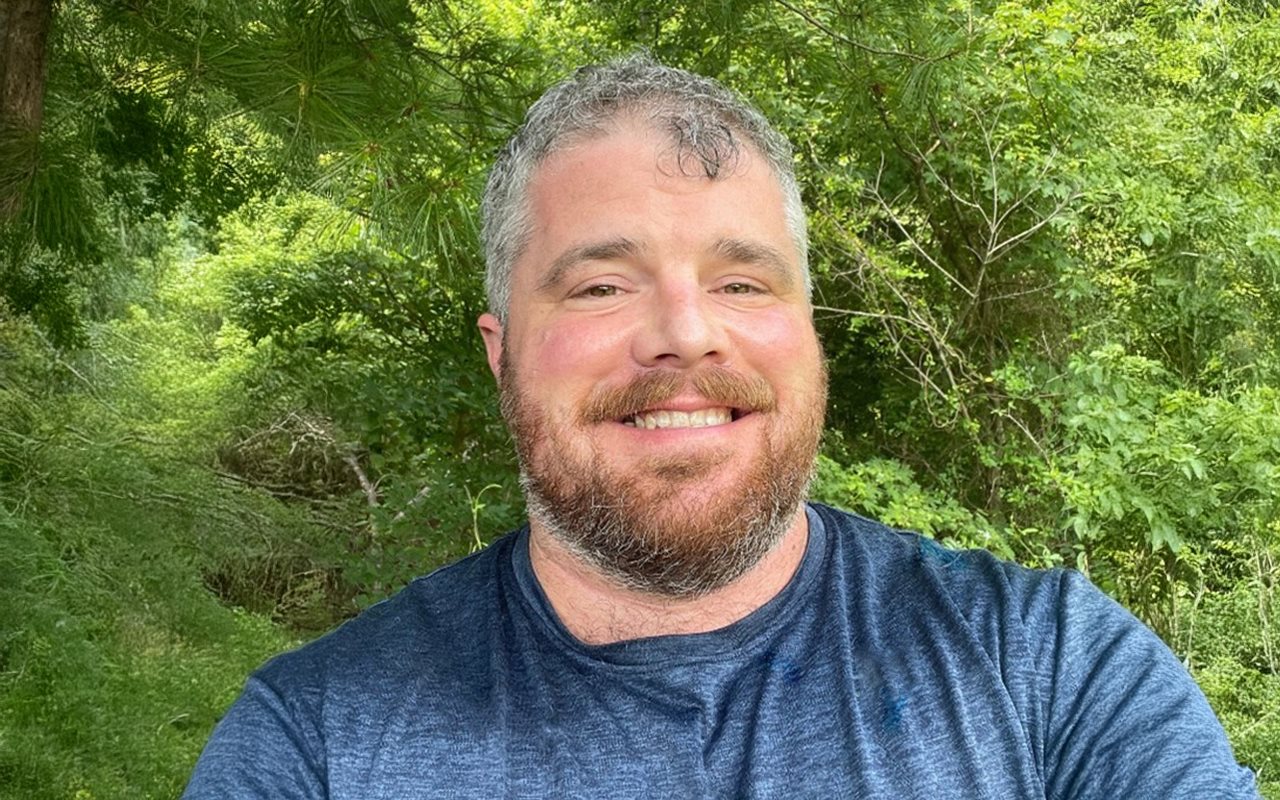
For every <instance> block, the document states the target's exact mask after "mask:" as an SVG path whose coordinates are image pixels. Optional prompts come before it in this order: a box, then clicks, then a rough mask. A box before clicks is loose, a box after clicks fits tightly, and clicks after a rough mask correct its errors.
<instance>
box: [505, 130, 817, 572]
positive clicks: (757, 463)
mask: <svg viewBox="0 0 1280 800" xmlns="http://www.w3.org/2000/svg"><path fill="white" fill-rule="evenodd" d="M743 147H744V150H743V152H742V154H741V156H740V158H739V159H738V160H737V161H736V163H735V164H734V166H733V168H732V170H730V173H731V174H728V175H725V174H723V173H722V175H721V176H720V177H719V178H718V179H716V180H709V179H707V178H704V177H689V176H686V175H683V174H681V173H680V170H679V169H677V168H676V164H675V158H676V156H675V153H674V150H675V148H674V147H673V146H672V144H671V143H670V141H669V140H668V138H667V137H666V136H664V135H662V134H660V133H657V132H654V131H650V130H647V129H645V128H642V127H639V126H632V127H625V126H624V127H622V128H621V129H620V130H618V131H616V132H612V133H610V134H608V135H606V136H604V137H603V138H597V139H592V140H588V141H586V142H583V143H580V144H577V145H574V146H572V147H569V148H567V149H565V150H562V151H560V152H558V153H556V154H554V155H552V156H551V157H549V158H548V159H547V160H546V161H545V162H544V163H543V164H542V166H541V167H540V168H539V169H538V171H537V172H536V173H535V175H534V178H533V181H532V184H531V186H530V193H529V197H530V203H531V212H532V219H533V221H534V225H533V233H532V236H531V238H530V240H529V242H528V245H527V247H526V248H525V250H524V252H523V254H522V255H521V257H520V259H519V261H518V262H517V263H516V265H515V268H514V271H513V275H512V287H511V288H512V291H511V298H512V299H511V305H510V308H509V310H508V317H507V323H506V325H505V328H504V326H502V325H500V324H499V323H498V321H497V320H496V319H495V318H493V317H492V316H491V315H485V316H484V317H482V318H481V320H480V327H481V330H482V332H483V333H484V336H485V344H486V347H487V349H488V353H489V363H490V366H491V367H492V368H493V370H494V372H495V374H496V375H497V376H498V379H499V382H500V383H501V386H502V393H503V411H504V415H505V416H506V418H507V421H508V424H509V425H510V426H511V428H512V432H513V435H514V436H515V438H516V444H517V448H518V450H519V453H520V459H521V467H522V472H523V478H524V482H525V489H526V494H527V495H528V499H529V506H530V519H531V522H532V524H534V525H535V527H536V526H539V525H541V526H545V527H546V529H547V530H548V532H550V533H551V534H553V535H555V536H556V537H557V538H559V539H560V540H561V542H562V543H563V544H565V545H566V546H567V547H569V548H570V549H571V550H572V551H574V552H575V553H577V554H578V555H579V556H581V557H583V558H585V559H586V560H587V561H588V562H590V563H592V564H593V565H594V566H596V567H598V568H600V569H601V570H602V571H604V572H605V573H606V574H607V575H609V576H610V577H612V578H614V579H615V580H617V581H619V582H621V583H623V584H624V585H628V586H630V587H632V588H638V589H642V590H647V591H652V592H656V593H660V594H667V595H696V594H699V593H703V592H706V591H710V590H712V589H715V588H718V587H719V586H722V585H724V584H725V583H728V582H729V581H731V580H733V579H734V578H736V577H738V576H739V575H741V574H742V573H743V572H745V571H746V570H747V569H749V568H750V567H751V566H753V565H754V564H755V563H756V562H757V561H758V560H759V558H760V557H762V556H763V555H764V554H765V553H766V552H768V550H769V549H770V548H771V547H772V546H773V545H774V544H775V543H776V542H777V540H778V539H779V538H780V537H781V535H782V534H783V533H785V531H786V530H787V528H788V526H789V525H790V524H792V522H793V520H794V518H795V515H796V513H797V510H798V507H799V503H800V501H801V500H802V499H803V494H804V492H805V490H806V488H807V484H808V479H809V476H810V473H811V470H812V466H813V459H814V455H815V453H816V450H817V445H818V440H819V438H820V436H821V431H822V421H823V412H824V409H825V402H826V375H825V371H824V368H823V364H822V356H821V350H820V347H819V345H818V341H817V337H816V335H815V333H814V329H813V324H812V320H811V315H810V307H809V303H808V299H807V297H806V294H805V288H804V279H803V275H802V273H801V271H800V267H799V265H798V261H797V255H796V252H795V247H794V244H793V242H792V240H791V237H790V235H789V232H788V230H787V226H786V220H785V216H784V213H783V200H782V192H781V189H780V188H779V186H778V183H777V180H776V179H775V178H774V176H773V174H772V172H771V171H770V169H769V167H768V165H767V164H766V163H765V162H764V160H763V159H761V158H760V157H759V156H758V155H757V154H756V153H755V152H754V151H750V150H748V149H746V147H745V145H744V146H743Z"/></svg>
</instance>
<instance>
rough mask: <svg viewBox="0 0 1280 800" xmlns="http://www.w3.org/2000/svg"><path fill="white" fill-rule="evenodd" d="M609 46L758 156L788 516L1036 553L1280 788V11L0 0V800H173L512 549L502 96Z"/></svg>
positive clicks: (1219, 0)
mask: <svg viewBox="0 0 1280 800" xmlns="http://www.w3.org/2000/svg"><path fill="white" fill-rule="evenodd" d="M637 47H645V48H648V49H650V50H651V51H652V52H653V53H654V54H655V55H656V56H657V57H659V58H660V59H662V60H665V61H667V62H669V63H672V64H676V65H679V66H684V67H687V68H690V69H693V70H696V71H698V72H701V73H704V74H708V75H712V76H716V77H718V78H720V79H721V80H723V81H724V82H725V83H727V84H728V85H730V86H732V87H734V88H735V89H737V90H738V91H740V92H741V93H743V94H744V95H746V96H747V97H749V98H751V99H752V100H753V101H754V102H755V103H757V104H758V105H759V106H760V107H761V108H762V109H763V111H764V112H765V113H766V115H767V116H769V117H770V118H771V119H772V120H774V121H775V122H776V123H777V124H778V125H779V126H780V127H781V128H782V129H783V130H784V131H785V132H786V133H787V134H788V135H789V136H790V138H791V140H792V141H793V142H794V143H795V145H796V167H797V171H798V173H799V175H800V179H801V182H802V185H803V190H804V195H805V201H806V204H807V206H808V208H809V209H810V211H811V214H812V217H811V227H812V238H813V269H814V275H815V284H816V300H815V303H816V306H817V311H816V314H817V324H818V326H819V328H820V330H821V333H822V336H823V339H824V342H825V346H826V349H827V353H828V356H829V359H830V369H831V387H832V392H831V403H830V411H829V422H828V430H827V433H826V437H825V441H824V446H823V455H822V458H821V462H820V465H819V473H818V479H817V481H816V483H815V486H814V495H815V497H817V498H819V499H823V500H827V501H831V502H834V503H836V504H839V505H842V506H844V507H846V508H850V509H853V510H856V511H860V512H862V513H865V514H868V515H871V516H874V517H878V518H880V519H882V520H884V521H886V522H888V523H890V524H893V525H897V526H901V527H906V528H911V529H915V530H919V531H923V532H924V533H926V534H928V535H930V536H933V537H936V538H937V539H938V540H940V541H942V542H944V543H947V544H948V545H952V546H961V547H968V546H980V547H986V548H988V549H990V550H992V551H994V552H996V553H998V554H1000V555H1001V556H1005V557H1010V558H1015V559H1017V560H1018V561H1020V562H1022V563H1025V564H1030V565H1035V566H1052V565H1066V566H1069V567H1074V568H1078V569H1080V570H1082V571H1084V572H1086V573H1087V574H1088V575H1089V576H1090V577H1091V578H1092V579H1093V581H1094V582H1095V583H1097V584H1098V585H1099V586H1101V587H1102V588H1103V589H1104V590H1106V591H1107V592H1109V593H1110V594H1111V595H1113V596H1114V597H1116V598H1117V599H1118V600H1119V601H1120V602H1122V603H1124V604H1125V605H1126V606H1127V607H1128V608H1130V609H1131V610H1133V612H1134V613H1135V614H1137V615H1138V616H1139V617H1141V618H1142V619H1143V620H1144V621H1146V622H1147V623H1148V624H1149V625H1151V626H1152V627H1153V628H1154V629H1155V630H1156V631H1157V632H1158V633H1159V634H1160V635H1161V636H1162V637H1164V639H1165V640H1166V641H1167V642H1168V643H1169V645H1170V646H1171V647H1172V648H1173V649H1174V651H1175V652H1176V653H1177V654H1178V655H1179V657H1181V658H1182V659H1183V661H1184V663H1185V664H1186V666H1187V667H1188V669H1189V670H1190V671H1191V672H1192V674H1193V675H1194V676H1195V678H1196V680H1197V681H1198V682H1199V684H1200V685H1201V687H1203V689H1204V691H1205V693H1206V694H1207V696H1208V697H1209V700H1210V702H1211V703H1212V704H1213V706H1214V708H1215V709H1216V711H1217V712H1218V714H1219V715H1220V717H1221V719H1222V720H1223V722H1224V724H1225V726H1226V728H1227V731H1228V733H1229V735H1230V737H1231V740H1232V743H1233V745H1234V746H1235V748H1236V753H1237V756H1238V758H1239V759H1240V760H1241V761H1242V762H1244V763H1246V764H1248V765H1249V766H1251V767H1253V768H1254V769H1256V770H1257V771H1258V772H1259V774H1260V777H1261V784H1262V786H1263V790H1264V794H1265V795H1266V796H1267V797H1269V798H1272V800H1277V799H1280V669H1278V667H1280V619H1277V616H1278V615H1280V605H1278V604H1277V597H1278V596H1277V591H1278V590H1277V582H1278V581H1280V515H1278V513H1277V512H1278V507H1277V502H1278V498H1280V466H1278V464H1280V394H1278V392H1277V379H1278V377H1280V291H1278V289H1280V192H1278V189H1280V172H1278V168H1280V108H1278V101H1280V11H1277V9H1276V7H1275V6H1274V5H1273V4H1272V3H1269V2H1263V1H1262V0H1192V1H1188V0H1042V1H1041V2H1027V3H1024V2H996V1H994V0H975V1H973V2H970V1H969V0H946V1H945V2H926V0H677V1H676V2H669V3H665V4H663V5H662V10H658V9H657V7H656V4H650V3H647V2H641V1H640V0H614V1H612V2H606V1H605V0H566V2H562V3H535V2H532V0H475V1H474V2H458V1H456V0H255V1H254V2H249V1H247V0H243V1H242V0H169V2H165V3H155V2H143V0H99V1H98V2H92V1H90V0H60V2H53V0H0V797H12V798H24V799H25V798H67V797H72V798H116V797H120V798H124V797H128V798H143V797H155V798H162V797H174V796H175V795H177V794H178V793H179V792H180V791H181V788H182V786H183V784H184V782H185V780H186V777H187V775H188V773H189V771H190V768H191V765H192V764H193V762H194V760H195V758H196V756H197V754H198V753H199V750H200V748H201V746H202V744H203V742H204V740H205V738H206V737H207V736H208V734H209V731H210V730H211V728H212V726H213V725H214V723H215V722H216V721H217V719H218V717H219V715H220V714H221V713H222V712H223V711H224V709H225V708H226V706H227V705H228V704H229V703H230V702H231V700H232V699H233V698H234V696H235V695H236V694H237V692H238V691H239V688H240V687H241V685H242V683H243V681H244V678H245V676H246V675H247V674H248V673H249V672H250V671H251V670H252V669H253V668H254V667H255V666H257V665H258V664H260V663H261V662H262V661H263V660H264V659H266V658H268V657H269V656H271V655H272V654H274V653H277V652H279V651H281V650H283V649H286V648H289V647H292V646H295V645H296V644H298V643H300V642H302V641H304V640H306V639H307V638H310V637H313V636H315V635H317V634H318V633H319V632H322V631H324V630H325V629H327V628H329V627H331V626H333V625H334V624H336V623H337V622H339V621H341V620H342V619H344V618H347V617H349V616H351V615H352V614H354V613H356V612H357V611H358V610H359V609H360V608H362V607H364V606H366V605H368V604H369V603H371V602H374V601H377V600H378V599H380V598H383V597H386V596H387V595H388V594H390V593H392V592H394V591H395V590H396V589H398V588H399V587H401V586H402V585H403V584H404V583H405V582H406V581H408V580H409V579H410V578H411V577H413V576H415V575H418V574H422V573H425V572H427V571H430V570H431V569H432V568H434V567H435V566H437V565H439V564H441V563H444V562H446V561H448V560H450V559H453V558H456V557H458V556H460V555H463V554H465V553H467V552H468V551H470V550H473V549H475V548H478V547H481V546H483V545H484V544H485V543H487V542H489V541H491V540H493V539H494V538H495V537H497V536H499V535H501V534H502V533H503V532H504V531H506V530H508V529H510V528H512V527H513V526H515V525H517V524H519V522H520V520H521V513H522V507H521V501H520V497H519V493H518V488H517V485H516V480H515V466H514V462H513V455H512V447H511V443H510V441H509V439H508V437H507V434H506V432H505V430H504V429H503V427H502V425H501V423H500V420H499V418H498V416H497V413H496V397H495V388H494V386H493V384H492V380H491V379H490V377H489V376H488V373H487V370H486V369H485V366H484V362H483V359H482V355H481V347H480V342H479V339H478V336H477V334H476V331H475V328H474V319H475V317H476V315H477V314H478V313H479V312H480V311H482V310H483V301H482V292H481V279H480V275H481V271H482V264H481V260H480V256H479V248H478V246H477V235H476V227H477V223H476V220H477V217H476V202H477V197H478V194H479V189H480V186H481V185H482V182H483V178H484V170H485V167H486V165H487V164H488V163H489V161H490V159H491V157H492V155H493V154H494V152H495V150H496V148H497V147H498V146H499V145H500V143H501V142H502V141H504V140H505V138H506V137H507V136H509V135H510V133H511V132H512V131H513V130H514V127H515V126H516V125H517V124H518V122H519V120H520V118H521V115H522V113H523V110H524V109H525V108H526V107H527V105H528V104H529V102H531V100H532V99H533V98H535V97H536V96H537V94H538V93H539V92H540V91H541V90H542V89H543V88H544V87H546V86H547V85H548V84H550V83H551V82H553V81H554V80H556V79H559V78H561V77H563V76H564V75H565V74H567V73H568V72H569V71H570V70H571V69H572V68H573V67H574V66H577V65H579V64H582V63H587V62H590V61H596V60H600V59H603V58H607V57H610V56H612V55H616V54H619V53H625V52H629V51H631V50H633V49H635V48H637Z"/></svg>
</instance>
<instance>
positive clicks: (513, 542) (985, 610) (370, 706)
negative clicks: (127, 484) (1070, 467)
mask: <svg viewBox="0 0 1280 800" xmlns="http://www.w3.org/2000/svg"><path fill="white" fill-rule="evenodd" d="M808 515H809V525H810V535H809V543H808V547H807V549H806V552H805V556H804V559H803V561H802V562H801V565H800V567H799V569H798V570H797V572H796V574H795V576H794V577H793V578H792V580H791V581H790V583H789V584H788V585H787V586H786V588H785V589H784V590H783V591H782V592H781V593H780V594H779V595H778V596H777V597H775V598H774V599H773V600H771V601H770V602H769V603H767V604H766V605H764V606H763V607H761V608H760V609H758V610H756V611H755V612H754V613H752V614H751V615H749V616H748V617H746V618H745V619H742V620H740V621H739V622H736V623H734V624H732V625H730V626H728V627H726V628H722V629H719V630H716V631H712V632H710V633H701V634H692V635H680V636H659V637H653V638H647V639H639V640H633V641H625V642H618V643H615V644H609V645H603V646H591V645H586V644H583V643H582V642H581V641H578V640H577V639H575V638H574V637H573V636H572V635H571V634H569V632H568V631H567V630H566V629H565V628H564V626H563V625H562V624H561V623H560V622H559V620H558V619H557V617H556V615H555V613H554V612H553V611H552V609H551V607H550V605H549V604H548V602H547V599H546V597H545V596H544V595H543V593H542V591H541V589H540V588H539V586H538V583H537V580H536V578H535V577H534V574H533V571H532V568H531V567H530V563H529V552H528V532H527V530H524V531H519V532H516V533H514V534H511V535H509V536H507V537H505V538H503V539H501V540H500V541H498V542H497V543H495V544H494V545H492V546H491V547H489V548H488V549H487V550H484V551H483V552H480V553H477V554H476V555H474V556H471V557H470V558H467V559H465V560H463V561H460V562H458V563H456V564H453V565H452V566H449V567H446V568H444V569H441V570H439V571H437V572H435V573H433V574H432V575H429V576H427V577H425V578H420V579H418V580H417V581H415V582H414V583H413V584H411V585H410V586H409V587H408V588H407V589H405V590H404V591H403V592H402V593H400V594H399V595H397V596H396V597H395V598H394V599H392V600H389V601H387V602H385V603H381V604H379V605H377V606H375V607H373V608H371V609H369V610H368V611H366V612H365V613H364V614H362V615H361V616H359V617H357V618H356V619H354V620H352V621H350V622H348V623H346V624H345V625H343V626H342V627H341V628H339V629H338V630H336V631H334V632H332V633H330V634H328V635H327V636H324V637H323V638H321V639H319V640H317V641H314V642H312V643H310V644H308V645H306V646H304V647H302V648H301V649H299V650H297V651H295V652H292V653H287V654H285V655H282V656H280V657H278V658H275V659H273V660H272V661H271V662H269V663H268V664H267V665H266V666H264V667H263V668H262V669H261V670H259V671H258V672H257V673H256V674H255V675H253V676H252V677H251V678H250V679H249V682H248V684H247V686H246V687H245V690H244V693H243V694H242V695H241V697H240V699H239V700H237V701H236V703H235V704H234V705H233V706H232V707H231V709H230V710H229V711H228V712H227V715H226V717H225V718H223V720H222V721H221V722H220V723H219V724H218V727H217V729H216V730H215V731H214V733H213V736H212V738H211V739H210V741H209V744H208V746H207V747H206V749H205V751H204V754H203V755H202V756H201V758H200V761H199V763H198V764H197V766H196V769H195V773H194V775H193V776H192V779H191V783H190V785H189V786H188V787H187V792H186V795H185V796H186V797H188V798H214V797H217V798H223V797H261V798H320V797H330V798H387V799H388V800H391V799H392V798H394V800H407V799H408V798H434V797H476V798H493V797H529V798H535V797H536V798H577V797H583V798H586V797H590V798H598V797H608V798H632V797H636V798H641V797H644V798H664V800H665V799H666V798H722V797H723V798H738V797H741V798H748V797H762V798H766V797H767V798H802V797H815V798H836V797H840V798H893V800H906V799H909V798H921V799H922V800H943V799H944V798H945V800H963V799H964V798H998V799H999V800H1013V799H1014V798H1037V799H1038V800H1043V799H1044V798H1049V799H1051V800H1068V799H1069V798H1075V799H1082V798H1093V799H1096V800H1104V799H1105V800H1111V799H1112V798H1125V799H1126V800H1141V799H1142V798H1152V800H1157V799H1158V800H1178V798H1186V800H1205V799H1206V798H1257V797H1258V794H1257V789H1256V788H1255V781H1254V776H1253V775H1252V773H1250V772H1249V770H1247V769H1245V768H1242V767H1240V766H1238V765H1237V764H1236V762H1235V760H1234V758H1233V756H1232V754H1231V748H1230V746H1229V745H1228V743H1227V740H1226V737H1225V735H1224V734H1223V731H1222V728H1221V726H1220V725H1219V724H1218V722H1217V720H1216V719H1215V718H1214V716H1213V713H1212V711H1211V710H1210V709H1209V706H1208V704H1207V703H1206V702H1205V699H1204V696H1203V695H1202V694H1201V693H1200V690H1199V689H1198V688H1197V687H1196V685H1195V683H1194V682H1193V681H1192V680H1191V677H1190V676H1189V675H1188V674H1187V671H1186V670H1185V669H1184V668H1183V666H1182V665H1181V664H1180V663H1179V662H1178V660H1177V659H1176V658H1175V657H1174V655H1173V654H1172V653H1171V652H1170V651H1169V649H1168V648H1167V647H1165V645H1164V644H1163V643H1162V642H1161V641H1160V640H1159V639H1158V638H1157V637H1156V636H1155V635H1153V634H1152V633H1151V632H1150V631H1149V630H1148V629H1147V628H1146V627H1144V626H1143V625H1142V624H1141V623H1140V622H1138V620H1136V619H1135V618H1134V617H1133V616H1132V615H1130V614H1129V613H1128V612H1127V611H1125V610H1124V609H1122V608H1121V607H1120V606H1119V605H1117V604H1116V603H1115V602H1113V601H1111V600H1110V599H1108V598H1107V597H1106V596H1104V595H1103V594H1102V593H1100V592H1099V591H1098V590H1096V589H1095V588H1093V586H1092V585H1090V584H1089V582H1088V581H1087V580H1086V579H1085V578H1084V577H1082V576H1081V575H1080V574H1078V573H1075V572H1070V571H1064V570H1052V571H1048V572H1045V571H1035V570H1029V569H1024V568H1022V567H1018V566H1015V565H1012V564H1008V563H1004V562H1001V561H999V560H997V559H996V558H994V557H992V556H991V555H989V554H988V553H985V552H982V551H970V552H954V551H949V550H945V549H943V548H942V547H940V546H938V545H937V544H935V543H934V542H932V541H931V540H929V539H926V538H922V537H920V536H916V535H912V534H907V533H901V532H898V531H893V530H890V529H888V528H886V527H884V526H882V525H879V524H877V523H874V522H871V521H869V520H866V519H862V518H860V517H856V516H852V515H849V514H846V513H843V512H840V511H837V510H835V509H832V508H828V507H825V506H821V505H810V506H809V508H808Z"/></svg>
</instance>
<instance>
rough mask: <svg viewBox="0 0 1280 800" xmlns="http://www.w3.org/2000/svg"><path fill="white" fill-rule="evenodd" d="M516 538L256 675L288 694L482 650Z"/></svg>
mask: <svg viewBox="0 0 1280 800" xmlns="http://www.w3.org/2000/svg"><path fill="white" fill-rule="evenodd" d="M515 538H516V535H515V534H509V535H507V536H505V537H503V538H502V539H500V540H498V541H497V542H494V543H493V544H492V545H490V546H489V547H487V548H485V549H484V550H481V551H480V552H478V553H475V554H473V555H471V556H468V557H467V558H464V559H462V560H460V561H457V562H454V563H452V564H450V565H448V566H445V567H442V568H440V569H438V570H436V571H435V572H432V573H431V574H429V575H426V576H423V577H421V578H417V579H416V580H414V581H413V582H412V583H410V584H409V585H408V586H407V587H405V588H404V589H403V590H401V591H400V592H399V593H398V594H396V595H395V596H393V597H391V598H390V599H388V600H384V601H382V602H380V603H377V604H375V605H373V606H371V607H369V608H368V609H366V610H365V611H363V612H362V613H361V614H359V615H358V616H356V617H355V618H353V619H350V620H348V621H346V622H345V623H343V624H342V625H341V626H339V627H338V628H336V629H334V630H332V631H330V632H329V633H326V634H325V635H323V636H321V637H320V638H318V639H316V640H314V641H311V642H309V643H307V644H305V645H303V646H302V647H300V648H298V649H296V650H293V651H290V652H288V653H284V654H282V655H279V656H277V657H275V658H273V659H272V660H270V661H268V662H267V663H266V664H265V665H263V667H261V668H260V669H259V670H258V671H257V672H256V673H255V675H254V677H255V678H256V679H258V680H260V681H262V682H264V683H265V684H267V685H269V686H271V687H272V688H273V689H275V690H276V691H279V692H280V693H281V694H285V695H288V696H296V695H299V694H302V695H304V696H305V695H312V694H315V695H324V694H332V693H334V692H341V691H344V690H349V689H352V688H353V687H356V686H359V685H370V684H373V683H375V682H381V681H396V680H399V679H401V678H402V677H403V674H404V673H406V672H410V671H411V672H413V673H415V674H421V673H422V672H423V670H424V668H426V669H428V670H430V668H431V666H432V665H436V666H437V668H438V669H439V671H441V672H447V671H448V669H449V666H450V665H449V663H448V662H450V661H453V660H456V659H465V658H467V657H468V656H469V655H470V654H473V653H476V652H477V651H483V650H484V648H486V647H487V646H488V639H489V637H490V636H491V635H492V633H493V632H492V624H491V623H492V621H493V620H494V619H495V615H496V609H495V607H496V606H498V605H500V604H501V602H502V600H501V594H502V592H501V584H502V571H503V568H504V562H505V560H506V559H509V557H510V550H511V547H512V544H513V541H514V539H515Z"/></svg>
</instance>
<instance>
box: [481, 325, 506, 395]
mask: <svg viewBox="0 0 1280 800" xmlns="http://www.w3.org/2000/svg"><path fill="white" fill-rule="evenodd" d="M476 324H477V325H478V326H479V327H480V335H481V336H483V337H484V349H485V353H486V354H487V355H488V357H489V371H491V372H492V373H493V377H495V378H497V379H498V382H499V383H501V382H502V323H501V322H499V321H498V318H497V317H495V316H494V315H492V314H488V313H485V314H481V315H480V319H478V320H477V321H476Z"/></svg>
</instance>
